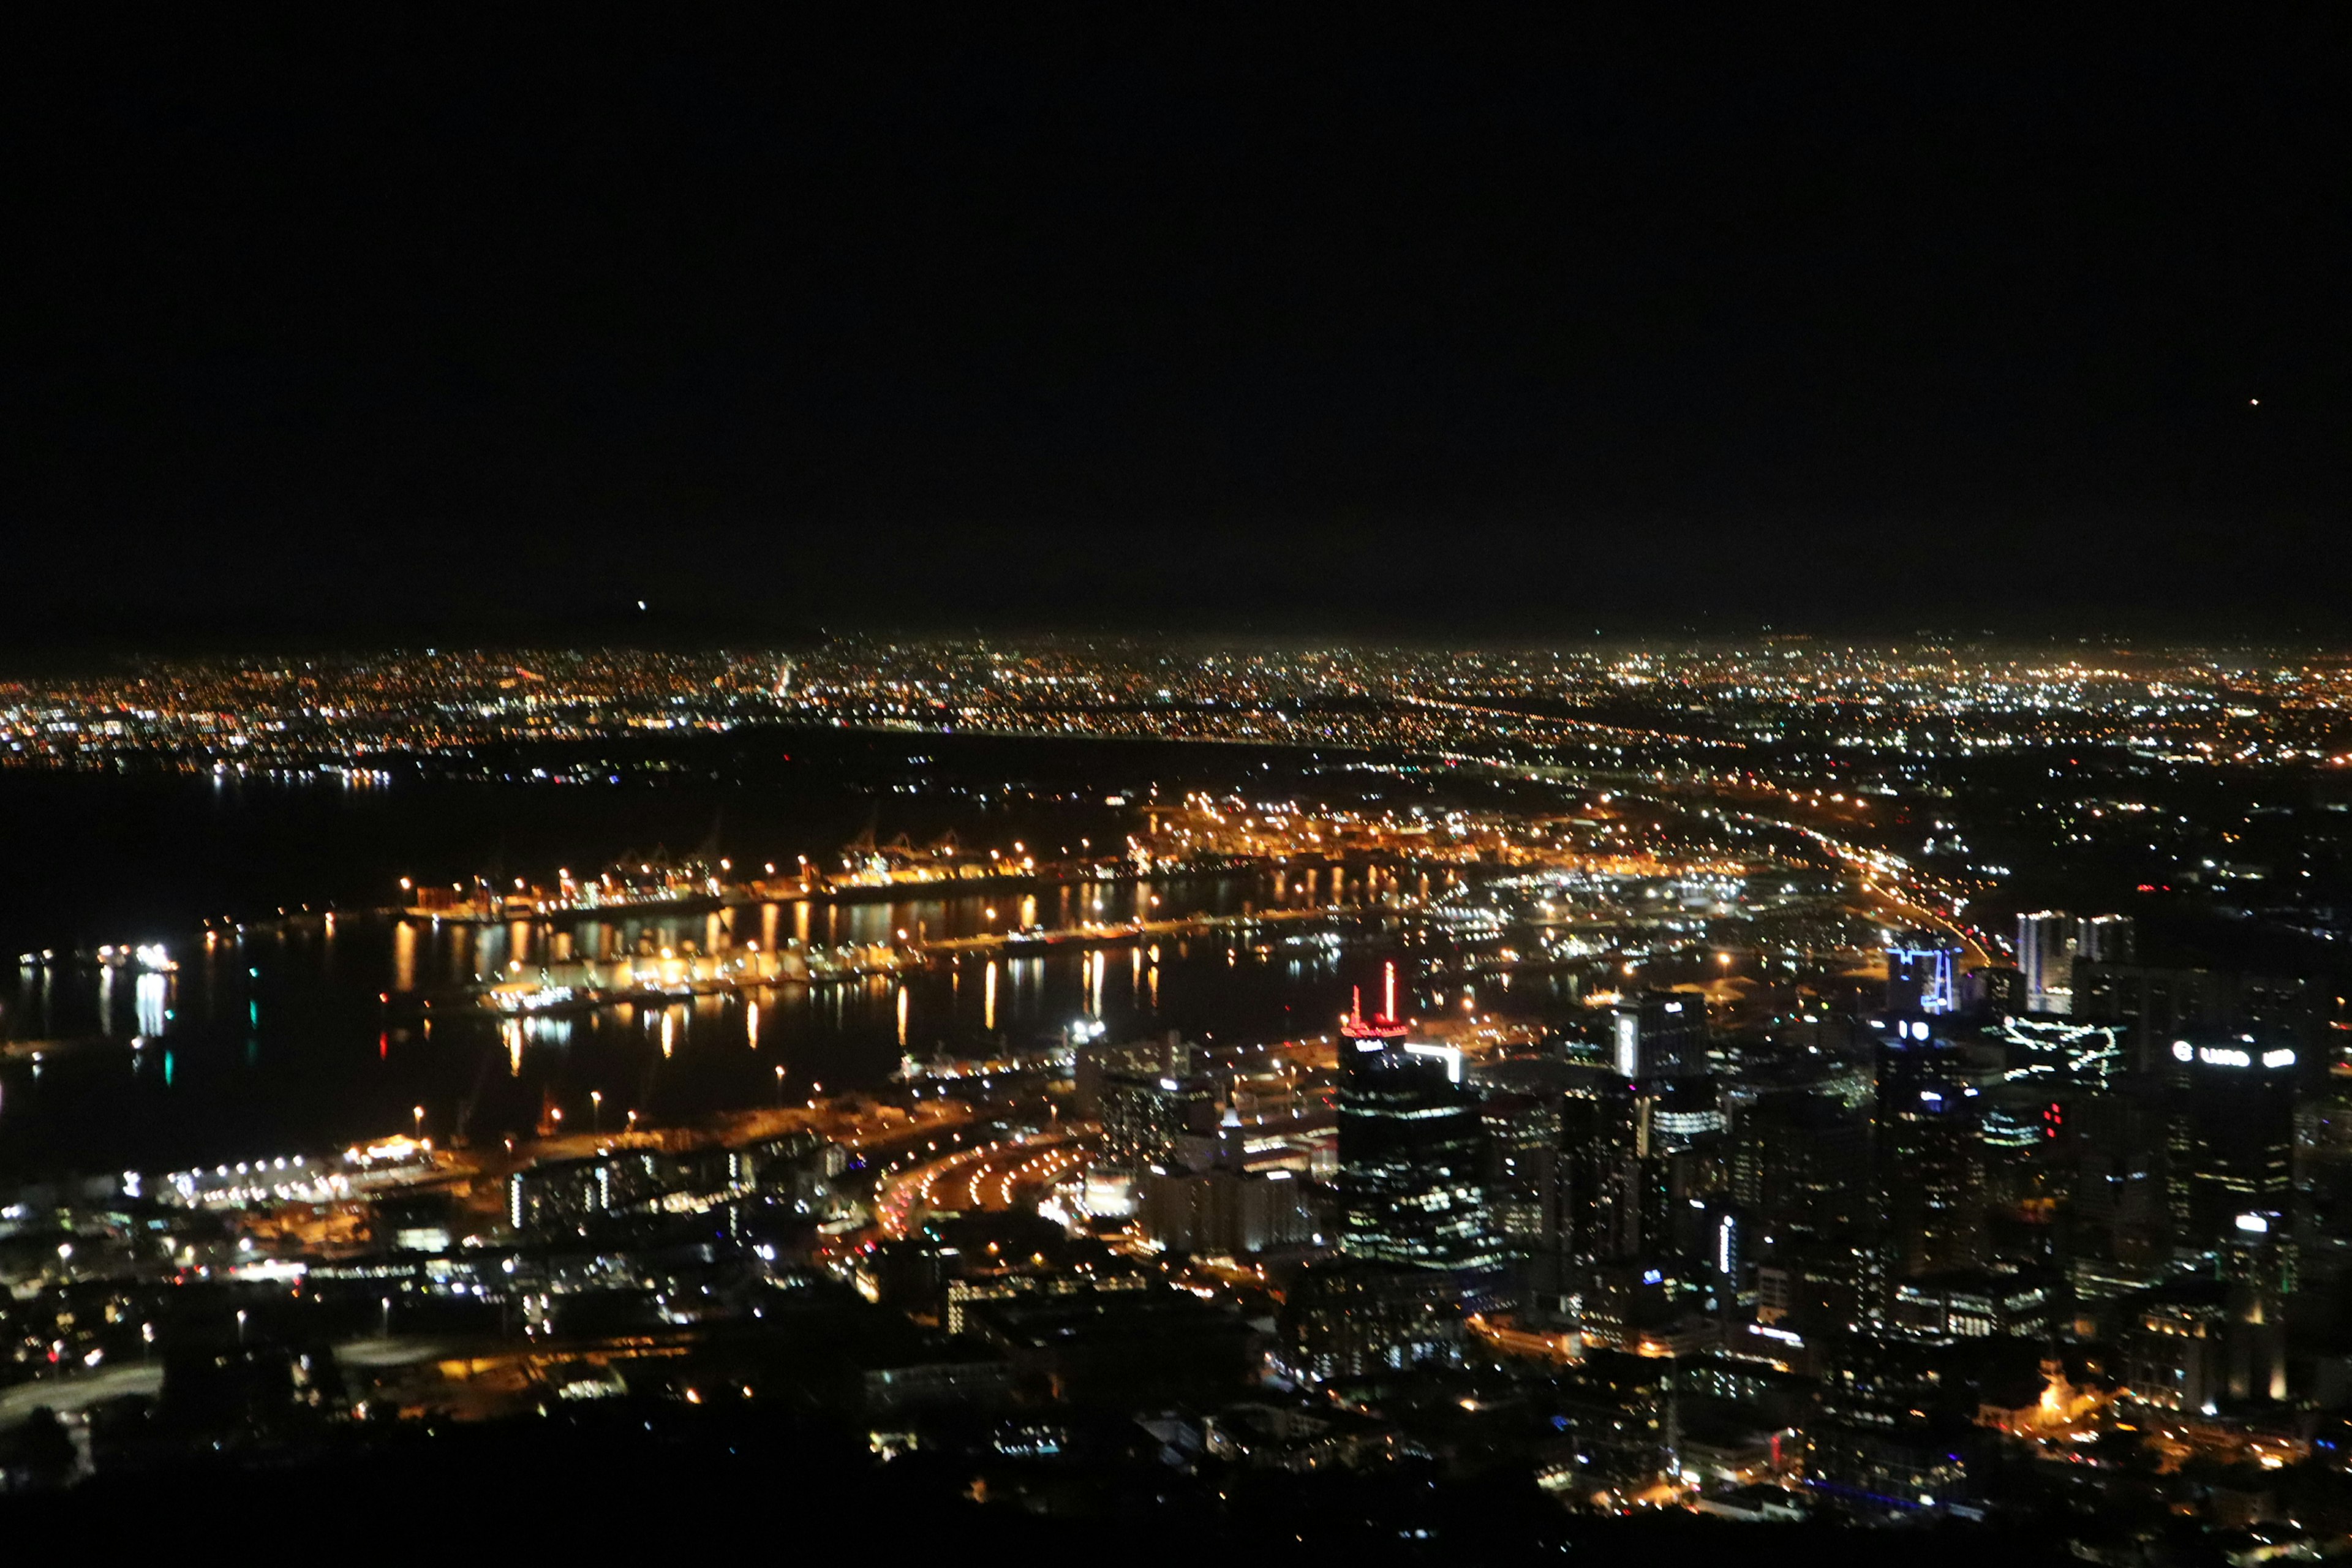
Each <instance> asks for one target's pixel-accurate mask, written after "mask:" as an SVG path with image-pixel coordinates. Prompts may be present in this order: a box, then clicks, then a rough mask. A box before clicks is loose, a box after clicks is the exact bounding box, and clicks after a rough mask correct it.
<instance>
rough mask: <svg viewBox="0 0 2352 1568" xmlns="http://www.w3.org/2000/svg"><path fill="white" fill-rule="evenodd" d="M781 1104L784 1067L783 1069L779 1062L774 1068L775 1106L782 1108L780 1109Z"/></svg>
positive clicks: (782, 1102) (782, 1101) (782, 1100)
mask: <svg viewBox="0 0 2352 1568" xmlns="http://www.w3.org/2000/svg"><path fill="white" fill-rule="evenodd" d="M783 1104H784V1069H783V1067H782V1064H779V1065H778V1066H777V1068H776V1108H777V1109H778V1110H782V1109H783Z"/></svg>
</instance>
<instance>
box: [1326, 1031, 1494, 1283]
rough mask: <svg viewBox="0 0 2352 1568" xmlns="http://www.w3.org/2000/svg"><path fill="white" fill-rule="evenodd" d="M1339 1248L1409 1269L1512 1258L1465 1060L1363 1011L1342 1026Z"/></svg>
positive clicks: (1479, 1268)
mask: <svg viewBox="0 0 2352 1568" xmlns="http://www.w3.org/2000/svg"><path fill="white" fill-rule="evenodd" d="M1341 1035H1342V1038H1341V1041H1340V1048H1341V1053H1342V1060H1341V1065H1340V1075H1339V1215H1340V1220H1339V1250H1340V1251H1341V1252H1342V1253H1344V1254H1346V1255H1347V1256H1348V1257H1349V1258H1360V1259H1362V1260H1364V1261H1367V1262H1372V1263H1385V1264H1392V1265H1396V1266H1398V1267H1402V1268H1425V1269H1444V1270H1450V1271H1454V1272H1461V1273H1471V1274H1477V1273H1485V1272H1488V1271H1491V1270H1493V1269H1495V1268H1497V1267H1498V1266H1499V1265H1500V1264H1501V1262H1502V1248H1501V1247H1500V1245H1499V1244H1498V1242H1497V1241H1496V1237H1495V1233H1494V1227H1493V1225H1492V1222H1491V1217H1490V1215H1489V1214H1488V1210H1487V1203H1486V1190H1485V1184H1484V1182H1483V1181H1482V1180H1481V1177H1482V1175H1483V1168H1484V1166H1485V1163H1486V1136H1485V1131H1484V1129H1483V1127H1482V1126H1481V1124H1480V1120H1479V1110H1478V1101H1477V1100H1476V1098H1475V1096H1474V1095H1472V1094H1471V1093H1470V1092H1469V1091H1468V1090H1466V1089H1464V1088H1463V1087H1462V1085H1461V1083H1460V1082H1459V1081H1458V1080H1459V1078H1460V1074H1461V1058H1460V1056H1459V1055H1458V1054H1456V1053H1453V1052H1450V1051H1447V1050H1444V1049H1442V1048H1439V1047H1426V1046H1417V1045H1414V1044H1412V1043H1411V1042H1410V1041H1408V1040H1407V1039H1406V1029H1405V1026H1404V1025H1403V1024H1402V1023H1400V1022H1399V1021H1397V1019H1396V1018H1394V1017H1393V1016H1391V1015H1389V1014H1386V1013H1383V1014H1382V1015H1381V1016H1377V1017H1371V1018H1367V1017H1364V1016H1362V1014H1361V1012H1360V1010H1359V1011H1358V1012H1356V1013H1355V1014H1353V1015H1351V1016H1349V1019H1348V1020H1347V1022H1346V1024H1345V1025H1344V1026H1343V1027H1342V1029H1341Z"/></svg>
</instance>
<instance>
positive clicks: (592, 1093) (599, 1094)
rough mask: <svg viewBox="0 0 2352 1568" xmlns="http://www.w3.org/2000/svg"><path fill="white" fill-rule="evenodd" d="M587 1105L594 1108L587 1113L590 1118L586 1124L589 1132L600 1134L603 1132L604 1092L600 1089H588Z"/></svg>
mask: <svg viewBox="0 0 2352 1568" xmlns="http://www.w3.org/2000/svg"><path fill="white" fill-rule="evenodd" d="M588 1103H589V1104H590V1105H592V1106H593V1107H595V1109H594V1110H592V1111H590V1112H589V1113H588V1114H589V1118H590V1120H589V1124H588V1125H589V1131H593V1132H598V1133H601V1132H603V1131H604V1090H603V1089H590V1090H589V1091H588Z"/></svg>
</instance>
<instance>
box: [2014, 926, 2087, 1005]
mask: <svg viewBox="0 0 2352 1568" xmlns="http://www.w3.org/2000/svg"><path fill="white" fill-rule="evenodd" d="M2074 940H2075V931H2074V917H2073V916H2072V915H2067V914H2061V913H2060V912H2059V911H2057V910H2042V911H2041V912H2040V913H2038V914H2031V915H2020V916H2018V917H2017V967H2018V968H2019V969H2020V970H2021V971H2022V972H2023V973H2024V975H2025V1008H2026V1011H2027V1012H2029V1013H2071V1012H2073V1011H2074Z"/></svg>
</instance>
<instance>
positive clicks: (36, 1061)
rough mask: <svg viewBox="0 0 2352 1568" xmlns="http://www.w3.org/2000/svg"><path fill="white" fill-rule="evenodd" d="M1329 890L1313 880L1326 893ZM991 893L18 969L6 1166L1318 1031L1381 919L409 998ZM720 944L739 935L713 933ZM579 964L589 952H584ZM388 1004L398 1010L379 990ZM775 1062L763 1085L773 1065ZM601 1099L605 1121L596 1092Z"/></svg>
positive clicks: (201, 943)
mask: <svg viewBox="0 0 2352 1568" xmlns="http://www.w3.org/2000/svg"><path fill="white" fill-rule="evenodd" d="M1318 887H1320V888H1322V889H1327V890H1328V884H1318ZM1313 896H1314V895H1313V894H1312V893H1310V892H1309V891H1308V890H1307V889H1306V887H1305V886H1304V885H1303V883H1302V881H1301V879H1298V878H1296V877H1291V878H1284V877H1281V876H1280V875H1279V874H1274V873H1263V874H1235V875H1232V876H1223V877H1193V878H1179V879H1165V880H1161V881H1159V882H1153V883H1119V884H1108V885H1105V886H1102V887H1099V888H1094V889H1075V888H1073V889H1062V890H1059V892H1058V893H1051V894H1048V895H1046V896H1045V905H1046V907H1045V909H1044V910H1039V909H1037V908H1036V907H1035V904H1034V901H1032V902H1029V903H1026V904H1024V902H1022V901H1020V900H1014V901H1013V902H1011V903H1009V904H1007V905H1006V907H1005V908H1004V909H1003V910H1002V911H1001V912H1002V914H1003V915H1004V916H1008V917H1013V918H1016V919H1019V920H1022V921H1025V922H1030V923H1034V922H1037V921H1041V920H1048V921H1054V922H1056V923H1057V922H1058V921H1061V920H1066V919H1067V918H1068V916H1069V914H1070V912H1071V910H1073V909H1081V910H1083V911H1084V916H1083V918H1086V919H1089V920H1095V921H1124V920H1127V919H1129V918H1130V917H1131V916H1132V915H1133V913H1134V912H1135V910H1137V908H1138V907H1139V904H1140V905H1142V906H1144V907H1149V900H1151V899H1152V898H1154V897H1157V898H1159V899H1160V900H1161V906H1160V907H1161V908H1163V909H1180V910H1185V911H1188V912H1189V911H1193V910H1198V911H1201V912H1203V913H1208V914H1232V913H1235V912H1238V911H1240V910H1243V909H1244V906H1247V907H1251V908H1255V909H1276V908H1284V907H1289V906H1293V905H1296V904H1297V903H1299V902H1304V901H1307V900H1310V899H1312V898H1313ZM1001 899H1002V895H971V896H966V897H961V898H956V899H945V900H942V899H920V900H905V901H901V902H877V901H859V902H847V903H835V902H831V901H824V900H820V901H816V902H812V903H801V904H782V905H779V904H768V905H756V906H748V907H745V908H741V909H738V910H730V911H728V912H727V913H726V914H724V915H721V914H717V913H695V914H685V915H671V916H660V917H631V918H626V919H622V920H618V921H573V922H565V923H563V924H562V925H560V926H558V925H552V924H548V923H544V922H541V923H533V922H521V921H518V922H512V923H509V924H503V925H490V926H471V925H466V924H461V923H455V922H445V923H441V924H438V925H436V924H435V923H434V922H431V921H417V920H413V919H402V918H398V917H395V916H393V915H390V914H388V913H372V912H350V911H347V912H342V913H339V914H331V915H330V914H314V915H296V916H291V917H288V918H285V919H283V920H272V921H266V922H257V923H255V924H253V925H251V926H249V927H248V928H247V929H246V930H244V931H242V932H237V931H215V932H213V933H211V935H210V938H209V940H206V938H205V936H204V935H201V934H199V935H195V936H190V935H188V934H186V933H183V934H182V935H181V936H180V937H178V938H177V939H175V940H173V941H172V942H170V944H169V945H170V948H171V951H172V952H173V957H174V961H175V962H177V963H178V964H179V968H178V969H177V971H176V972H175V973H140V972H139V971H138V970H137V969H136V968H135V966H132V967H107V966H103V965H95V964H71V963H64V964H59V965H57V966H54V967H50V968H47V969H44V968H41V967H38V966H34V967H22V968H18V969H17V970H16V973H14V975H13V976H12V977H11V984H10V985H9V987H8V988H7V989H6V990H5V992H0V996H5V998H6V1004H5V1012H0V1017H5V1023H6V1026H7V1035H8V1039H9V1044H8V1047H7V1049H8V1053H9V1054H8V1056H7V1058H6V1059H5V1062H0V1171H5V1172H6V1173H15V1174H29V1173H42V1174H50V1173H60V1172H65V1171H80V1172H83V1173H100V1172H106V1171H110V1170H120V1169H123V1168H127V1167H131V1166H137V1167H139V1168H143V1169H155V1168H163V1167H177V1166H181V1165H187V1164H203V1163H215V1162H219V1161H224V1160H226V1161H231V1162H234V1161H236V1160H241V1159H256V1158H268V1157H274V1156H277V1155H280V1154H286V1153H291V1152H298V1151H303V1150H310V1151H319V1150H327V1149H334V1148H341V1147H342V1146H344V1145H345V1144H347V1143H349V1142H352V1141H354V1140H363V1139H366V1138H370V1137H376V1136H382V1135H385V1134H389V1133H394V1132H400V1131H412V1130H413V1129H414V1127H415V1122H416V1120H417V1119H416V1117H415V1109H416V1108H417V1107H419V1106H422V1107H423V1108H424V1109H425V1116H424V1118H423V1130H424V1131H425V1133H426V1134H427V1135H431V1136H437V1137H440V1138H442V1139H445V1140H446V1139H448V1138H451V1137H453V1136H459V1135H462V1136H465V1137H467V1138H468V1139H471V1140H473V1141H476V1142H480V1141H482V1140H485V1139H495V1138H498V1137H500V1136H504V1135H508V1134H516V1133H524V1132H528V1131H532V1130H533V1129H535V1128H539V1127H541V1126H544V1125H546V1124H547V1122H548V1118H549V1113H550V1112H551V1111H553V1110H562V1113H563V1116H564V1118H566V1119H567V1120H566V1121H565V1122H564V1126H565V1127H566V1129H567V1130H572V1129H576V1130H581V1131H585V1130H587V1128H588V1127H589V1126H590V1125H591V1123H592V1121H593V1120H595V1119H597V1118H599V1117H601V1118H602V1120H603V1121H604V1123H605V1124H606V1125H607V1126H610V1127H618V1126H621V1125H623V1124H624V1123H625V1120H626V1117H627V1115H628V1113H629V1112H630V1111H632V1110H634V1111H635V1112H637V1114H638V1115H639V1117H640V1118H641V1119H642V1120H644V1121H646V1122H648V1123H655V1122H662V1123H675V1122H679V1121H689V1120H692V1119H695V1118H697V1117H700V1116H703V1115H707V1114H709V1113H710V1112H712V1111H716V1110H723V1109H727V1108H730V1107H741V1106H757V1105H766V1104H772V1103H773V1102H774V1101H775V1100H776V1098H777V1097H778V1095H779V1094H780V1093H781V1094H782V1095H784V1096H787V1097H790V1098H794V1099H798V1098H805V1097H806V1096H808V1095H809V1094H811V1093H813V1092H814V1089H815V1086H817V1085H819V1084H823V1085H824V1086H825V1088H826V1089H828V1090H832V1091H840V1090H845V1089H859V1088H871V1087H876V1086H878V1085H880V1084H882V1083H883V1082H885V1081H886V1080H887V1078H888V1076H889V1075H890V1074H891V1073H892V1072H893V1071H895V1070H896V1069H897V1068H898V1066H899V1064H900V1061H901V1059H902V1058H903V1057H904V1056H905V1055H907V1054H908V1053H910V1052H911V1053H912V1054H915V1055H917V1056H919V1057H928V1056H930V1055H932V1054H934V1053H936V1052H939V1051H941V1050H945V1051H947V1052H949V1053H950V1054H956V1055H965V1054H975V1055H976V1054H989V1053H992V1052H996V1051H1001V1050H1005V1049H1013V1050H1019V1049H1024V1048H1027V1047H1031V1046H1034V1044H1036V1043H1038V1042H1039V1041H1041V1040H1045V1039H1048V1038H1051V1037H1055V1035H1057V1034H1058V1033H1059V1032H1060V1031H1061V1030H1062V1029H1064V1028H1065V1027H1066V1026H1068V1025H1070V1024H1071V1023H1072V1022H1074V1021H1076V1020H1079V1019H1092V1020H1097V1021H1099V1022H1100V1023H1101V1024H1102V1025H1103V1026H1105V1028H1106V1029H1107V1030H1108V1031H1109V1032H1110V1033H1112V1034H1113V1035H1115V1036H1118V1037H1135V1036H1140V1035H1144V1034H1148V1033H1152V1032H1156V1031H1160V1030H1164V1029H1180V1030H1182V1031H1184V1032H1185V1033H1186V1034H1187V1035H1188V1036H1192V1037H1212V1038H1213V1037H1277V1036H1281V1035H1286V1034H1290V1033H1294V1032H1307V1031H1314V1030H1319V1029H1320V1028H1321V1027H1323V1026H1324V1025H1325V1024H1326V1023H1327V1022H1328V1020H1329V1019H1330V1018H1332V1017H1334V1016H1337V1014H1338V1012H1339V1010H1340V1009H1341V1008H1342V1007H1343V1006H1344V1005H1346V1002H1347V999H1348V986H1349V980H1350V979H1351V978H1358V979H1360V974H1359V973H1358V971H1359V970H1360V969H1361V967H1362V965H1361V964H1360V963H1359V964H1355V965H1353V966H1352V967H1351V966H1350V965H1349V963H1348V962H1347V958H1348V955H1349V952H1350V951H1351V949H1353V948H1354V947H1356V946H1357V945H1359V944H1360V942H1363V941H1376V942H1377V941H1384V940H1386V938H1385V937H1384V935H1383V934H1382V928H1381V921H1378V920H1371V921H1365V920H1360V919H1355V918H1343V919H1339V920H1336V921H1282V922H1279V923H1275V922H1269V923H1268V924H1267V925H1266V926H1265V927H1264V928H1262V929H1259V930H1257V931H1255V932H1248V933H1225V932H1218V933H1212V934H1204V935H1195V936H1191V937H1181V938H1177V937H1171V938H1162V939H1157V940H1150V939H1147V940H1141V941H1135V942H1123V943H1119V944H1117V945H1110V946H1100V947H1092V948H1085V947H1076V946H1056V947H1055V948H1053V949H1050V950H1048V951H1045V952H1033V953H1026V954H1021V955H1017V956H1016V955H1004V956H999V955H995V954H991V953H987V952H961V953H956V954H953V955H940V956H936V957H934V958H933V959H932V960H931V961H930V962H929V963H927V964H925V965H924V966H922V967H921V968H919V969H916V970H914V971H912V972H910V973H906V974H905V975H903V976H901V977H898V978H891V977H888V976H882V975H873V976H866V977H863V978H858V979H853V980H846V981H841V982H832V983H818V984H803V983H798V982H793V983H784V984H772V985H759V986H751V987H746V988H743V989H741V990H739V991H736V992H733V993H730V994H717V995H705V996H697V997H692V998H685V999H676V1000H668V1001H665V1002H662V1003H659V1004H644V1003H624V1004H620V1005H612V1006H606V1007H600V1008H596V1009H593V1010H588V1011H584V1012H580V1013H573V1014H567V1015H565V1016H544V1017H520V1018H500V1017H498V1016H492V1015H490V1014H488V1013H484V1012H478V1011H475V1010H473V1009H471V1008H467V1007H464V1006H460V1005H442V1006H440V1007H437V1008H436V1009H434V1010H432V1011H430V1012H427V1011H425V1010H423V1009H421V1008H418V1007H415V1005H402V1003H403V1001H404V999H405V998H411V997H421V996H422V995H424V994H441V995H445V996H447V995H452V994H454V991H455V988H457V987H460V986H463V985H465V984H470V983H474V982H476V981H478V980H479V979H481V978H484V977H488V976H492V975H497V974H500V973H517V972H516V971H515V970H514V969H513V968H512V967H511V966H513V965H516V964H520V965H522V966H523V971H522V972H524V973H528V972H530V970H531V969H532V968H533V967H534V966H536V965H537V964H538V963H541V962H542V961H544V960H545V959H546V958H548V957H549V956H550V955H551V954H552V953H554V952H557V951H559V950H561V949H563V948H567V947H572V946H575V945H576V946H577V947H579V948H583V949H592V944H593V947H604V946H607V945H609V946H614V947H618V948H621V949H624V950H627V949H634V948H635V947H637V946H638V945H639V944H640V943H641V942H644V943H650V944H651V945H653V946H655V947H656V948H659V947H670V948H673V949H682V947H683V944H685V943H686V942H694V943H696V944H697V945H698V946H699V947H702V948H704V949H705V950H708V949H709V948H710V947H711V946H713V945H716V944H719V943H721V942H734V943H741V942H760V943H761V946H762V948H763V949H764V950H769V951H772V950H773V948H774V947H775V946H776V945H777V944H778V943H779V942H787V943H789V942H794V941H798V942H802V943H803V945H814V946H816V947H819V948H829V947H833V946H836V945H844V944H848V945H856V944H862V943H870V942H886V941H887V940H889V939H890V938H891V937H892V935H893V934H894V933H895V932H896V931H901V930H906V931H912V930H915V929H917V927H918V926H920V927H921V928H923V929H926V930H928V931H931V932H933V933H934V934H939V935H945V934H948V933H952V932H958V931H972V930H975V929H979V928H981V927H982V926H984V925H985V924H987V923H988V921H987V915H988V911H989V910H990V909H992V908H994V907H995V905H996V903H997V901H998V900H1001ZM730 928H731V929H730ZM592 950H593V949H592ZM386 996H389V997H391V998H392V999H393V1000H392V1002H391V1004H389V1005H388V1004H387V1003H386V1002H385V1001H384V1000H383V998H385V997H386ZM779 1068H782V1080H781V1082H780V1080H779V1078H778V1069H779ZM592 1093H596V1094H601V1095H602V1096H603V1100H602V1102H601V1106H600V1105H599V1104H598V1102H596V1101H594V1100H592V1099H591V1098H590V1097H591V1094H592Z"/></svg>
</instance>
